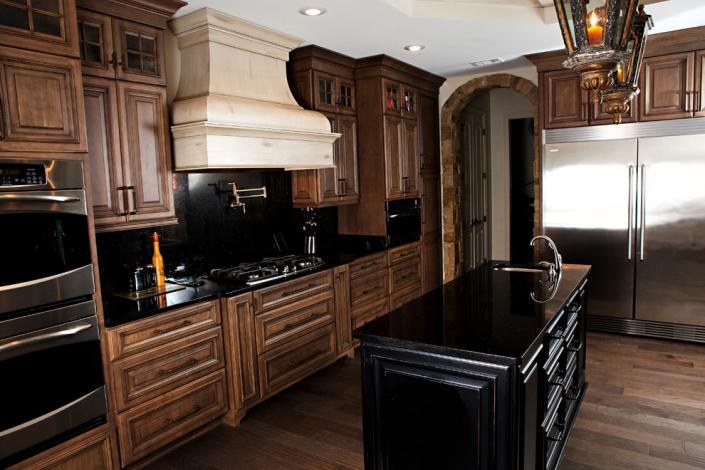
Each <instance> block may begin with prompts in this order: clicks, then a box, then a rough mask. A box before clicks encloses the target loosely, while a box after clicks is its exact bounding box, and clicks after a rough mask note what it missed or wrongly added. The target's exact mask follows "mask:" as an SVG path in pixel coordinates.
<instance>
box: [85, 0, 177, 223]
mask: <svg viewBox="0 0 705 470" xmlns="http://www.w3.org/2000/svg"><path fill="white" fill-rule="evenodd" d="M79 4H80V5H81V6H82V7H83V8H80V9H79V10H78V31H79V33H80V53H81V64H82V72H83V76H84V82H85V85H84V95H85V97H86V102H85V110H86V117H87V127H88V152H89V154H88V155H89V156H88V159H89V163H90V165H89V167H90V169H91V170H90V171H91V189H92V191H93V194H94V198H93V199H94V218H95V225H96V230H98V231H111V230H123V229H132V228H142V227H149V226H153V225H167V224H171V223H176V222H177V219H176V217H175V213H174V195H173V189H172V159H171V149H170V139H169V118H168V111H167V99H166V87H165V86H163V85H165V83H166V81H165V78H166V77H165V70H164V69H165V66H164V29H165V28H166V20H167V18H168V17H169V16H170V15H171V14H173V12H175V11H176V10H177V9H178V8H179V7H180V6H182V2H179V1H176V0H170V1H169V2H167V4H165V5H161V4H159V5H156V4H150V3H144V4H142V3H140V6H139V8H138V7H137V6H136V5H132V6H126V5H118V4H117V3H115V2H113V1H112V0H82V1H80V2H79ZM169 12H171V13H169Z"/></svg>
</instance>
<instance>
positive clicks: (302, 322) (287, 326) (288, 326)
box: [284, 313, 320, 330]
mask: <svg viewBox="0 0 705 470" xmlns="http://www.w3.org/2000/svg"><path fill="white" fill-rule="evenodd" d="M319 316H320V315H318V314H316V313H311V314H308V315H306V317H304V318H302V319H301V320H299V321H295V322H293V323H286V324H285V325H284V329H285V330H290V329H293V328H297V327H299V326H301V325H305V324H306V323H308V322H310V321H311V320H313V319H314V318H317V317H319Z"/></svg>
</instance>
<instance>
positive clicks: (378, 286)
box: [360, 284, 382, 295]
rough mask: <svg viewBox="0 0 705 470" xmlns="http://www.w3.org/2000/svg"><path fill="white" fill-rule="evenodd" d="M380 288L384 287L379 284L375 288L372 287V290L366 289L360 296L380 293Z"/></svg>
mask: <svg viewBox="0 0 705 470" xmlns="http://www.w3.org/2000/svg"><path fill="white" fill-rule="evenodd" d="M380 287H382V286H381V285H379V284H377V285H376V286H374V287H372V288H370V289H365V290H363V291H362V292H360V295H367V294H371V293H373V292H376V291H378V290H379V288H380Z"/></svg>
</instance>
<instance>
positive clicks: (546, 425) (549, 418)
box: [541, 393, 563, 433]
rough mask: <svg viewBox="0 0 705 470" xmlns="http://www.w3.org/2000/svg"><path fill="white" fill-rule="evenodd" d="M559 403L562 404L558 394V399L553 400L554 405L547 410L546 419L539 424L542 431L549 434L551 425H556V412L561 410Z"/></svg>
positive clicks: (560, 395)
mask: <svg viewBox="0 0 705 470" xmlns="http://www.w3.org/2000/svg"><path fill="white" fill-rule="evenodd" d="M561 403H563V395H562V394H560V393H559V394H558V398H557V399H556V400H555V403H553V408H551V409H549V410H548V413H547V415H546V419H545V420H544V421H543V423H542V424H541V427H542V428H543V430H544V431H546V433H548V432H550V431H551V429H552V428H553V425H554V424H556V421H557V420H558V411H559V410H560V408H561Z"/></svg>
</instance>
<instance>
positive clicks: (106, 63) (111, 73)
mask: <svg viewBox="0 0 705 470" xmlns="http://www.w3.org/2000/svg"><path fill="white" fill-rule="evenodd" d="M78 38H79V48H80V51H81V70H82V71H83V74H84V75H86V74H88V75H94V76H96V77H104V78H115V65H116V61H117V58H116V57H115V55H114V50H113V30H112V20H111V18H110V17H109V16H107V15H102V14H100V13H96V12H94V11H89V10H82V9H79V10H78Z"/></svg>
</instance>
